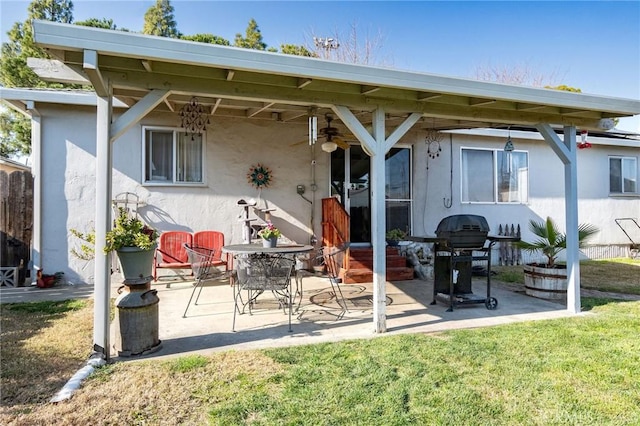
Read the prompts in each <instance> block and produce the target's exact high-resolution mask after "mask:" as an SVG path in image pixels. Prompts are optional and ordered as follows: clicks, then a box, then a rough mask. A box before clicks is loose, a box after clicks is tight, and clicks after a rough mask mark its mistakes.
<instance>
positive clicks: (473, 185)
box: [1, 21, 640, 348]
mask: <svg viewBox="0 0 640 426" xmlns="http://www.w3.org/2000/svg"><path fill="white" fill-rule="evenodd" d="M34 33H35V40H36V43H38V44H39V45H40V46H42V47H44V48H47V49H49V52H50V53H51V54H52V55H54V56H55V57H57V58H58V62H54V63H51V64H49V66H46V67H41V69H40V70H39V71H40V72H39V73H40V75H41V76H43V78H48V79H52V80H62V79H63V78H62V75H64V79H65V81H70V79H71V80H73V79H74V78H75V79H77V80H74V81H77V82H85V83H87V82H90V84H91V85H92V86H93V87H94V89H95V94H93V93H66V94H61V95H64V96H67V98H65V100H61V99H58V100H56V101H54V100H53V98H55V96H58V95H57V94H54V93H50V92H49V93H43V92H35V91H22V93H20V95H23V96H18V95H19V93H18V92H20V89H15V90H14V89H1V90H2V92H1V94H2V96H1V97H2V99H3V100H5V101H8V102H9V103H11V104H12V105H13V106H14V108H17V109H22V110H24V112H25V113H27V114H28V115H30V116H31V117H32V120H33V122H34V124H35V126H34V138H33V142H34V147H33V149H34V154H35V155H36V159H35V160H34V175H35V176H36V194H37V195H36V198H37V199H38V197H39V199H38V202H37V203H36V205H40V206H41V207H40V211H39V212H37V213H36V219H35V222H36V223H35V224H34V233H37V234H38V235H39V237H34V257H33V258H34V262H36V263H37V264H39V265H52V266H51V267H52V268H53V269H64V268H67V271H65V273H68V274H69V279H70V280H73V279H77V280H83V281H84V280H86V281H93V282H94V283H95V286H96V317H97V318H98V319H97V320H96V321H97V322H96V327H95V330H94V341H95V344H96V347H98V348H104V347H108V345H105V342H108V333H107V332H106V326H105V324H106V323H107V319H108V315H107V314H108V310H109V308H108V298H109V286H108V282H109V263H108V259H107V258H106V256H102V255H101V252H100V249H101V248H102V245H103V240H104V238H103V237H104V235H105V234H106V231H107V229H108V228H109V226H110V220H109V218H110V210H111V208H112V204H111V203H112V200H113V198H114V196H115V195H116V194H118V193H121V192H131V193H135V194H137V195H138V196H139V197H140V199H141V200H142V201H143V202H144V204H145V205H144V206H143V207H140V209H139V210H138V211H139V213H140V214H141V215H142V216H143V217H144V219H145V220H146V221H147V222H148V223H150V224H151V225H153V226H155V227H157V228H158V229H160V230H170V229H186V230H190V231H195V230H201V229H216V230H219V231H222V232H224V233H225V235H226V236H227V240H228V242H230V243H240V242H242V241H243V233H242V226H241V222H240V221H239V219H241V215H242V213H243V208H244V207H242V206H240V205H239V204H238V203H239V201H240V200H254V201H255V202H256V207H258V208H257V209H255V210H254V212H253V213H254V214H255V215H256V216H258V217H260V218H262V219H265V218H266V216H264V215H266V214H267V213H268V214H269V215H270V217H271V220H272V221H273V222H274V223H275V224H276V225H277V226H278V227H279V228H281V229H282V231H283V233H284V235H285V236H287V237H288V238H290V239H291V240H295V241H297V242H301V243H309V242H310V243H315V244H317V243H318V240H319V239H321V238H324V235H323V224H322V223H321V218H322V207H321V204H322V203H321V200H323V199H331V198H333V199H334V200H338V201H339V202H340V203H342V204H343V205H344V206H345V208H346V209H347V211H349V212H350V213H351V230H350V232H351V236H350V240H351V241H352V242H353V243H363V244H370V245H371V246H372V247H373V256H374V263H373V265H374V266H373V287H374V319H373V323H374V330H375V331H376V332H384V331H385V328H386V325H385V305H384V299H385V296H384V294H385V289H384V283H385V271H386V267H385V262H384V255H385V253H384V252H385V250H384V245H385V244H384V230H385V228H396V227H400V228H403V229H407V230H408V231H409V232H411V233H413V234H416V235H422V234H433V232H434V230H435V227H436V226H437V223H438V221H439V220H440V219H441V218H442V217H444V216H448V215H451V214H456V213H477V214H481V215H483V216H486V217H487V218H488V220H489V222H490V226H491V228H492V230H495V228H496V226H498V225H500V224H502V223H518V224H520V225H521V226H523V227H524V226H525V224H526V222H527V221H528V219H529V218H538V217H544V216H546V215H552V216H554V217H557V218H560V219H561V218H562V216H564V217H565V221H564V222H565V223H566V228H567V229H568V250H567V262H568V266H569V268H568V269H569V285H570V287H569V289H570V290H569V297H568V305H567V307H568V309H569V310H570V311H572V312H579V311H580V301H579V263H578V262H577V258H578V246H577V234H576V231H575V230H576V229H577V225H578V219H580V221H590V222H592V223H596V224H598V225H599V226H603V225H604V226H605V227H606V230H607V232H602V233H601V234H602V235H601V236H599V240H598V241H597V243H598V244H603V245H610V244H623V243H624V240H623V237H619V236H614V235H613V234H614V229H615V228H613V227H610V224H609V218H607V217H605V215H603V214H602V213H601V212H598V211H596V210H604V209H601V208H600V207H595V206H599V205H600V204H602V203H604V204H606V206H607V207H606V209H609V208H610V209H612V210H611V212H612V213H610V214H611V217H613V216H618V215H620V216H622V215H629V216H637V215H638V205H639V203H640V201H639V200H640V198H638V196H639V194H638V186H637V176H638V158H637V157H638V147H639V146H640V144H639V142H638V139H637V138H635V139H634V138H633V137H631V136H630V137H626V136H615V137H614V136H611V137H602V136H600V134H599V135H598V136H593V137H591V136H590V137H589V141H590V142H592V145H593V147H592V148H591V149H589V150H578V149H577V143H578V132H579V131H581V130H588V131H590V132H595V131H600V132H602V130H603V129H610V128H611V127H612V122H613V121H612V119H613V118H615V117H623V116H631V115H636V114H640V101H639V100H628V99H614V98H607V97H600V96H592V95H586V94H579V93H569V92H559V91H554V90H549V89H537V88H529V87H519V86H510V85H503V84H496V83H487V82H478V81H472V80H464V79H455V78H448V77H439V76H433V75H428V74H419V73H410V72H403V71H394V70H388V69H381V68H375V67H367V66H359V65H351V64H343V63H334V62H330V61H323V60H318V59H314V58H302V57H295V56H287V55H281V54H276V53H269V52H258V51H251V50H246V49H237V48H230V47H224V46H213V45H203V44H199V43H194V42H187V41H182V40H172V39H164V38H157V37H150V36H143V35H139V34H132V33H123V32H113V31H109V30H101V29H95V28H87V27H78V26H74V25H65V24H57V23H51V22H43V21H36V22H34ZM34 65H35V66H37V64H34ZM74 75H75V76H74ZM70 76H71V77H70ZM38 97H40V98H39V100H38V99H36V98H38ZM47 99H50V100H47ZM181 112H182V115H181ZM185 114H187V115H186V117H193V120H191V121H190V120H189V119H188V118H187V120H186V121H185V118H184V117H185ZM314 117H315V119H314ZM200 119H202V122H200V121H199V120H200ZM316 120H317V124H316V125H314V122H315V121H316ZM190 127H191V129H190V130H191V131H188V130H189V128H190ZM517 127H522V128H533V129H535V130H536V132H531V131H522V130H517ZM314 129H317V141H316V142H315V143H313V139H314V138H313V135H314V133H315V130H314ZM556 129H558V130H559V133H558V132H557V131H556ZM185 130H187V131H185ZM387 130H388V132H387ZM310 134H311V135H312V137H311V138H310V137H309V135H310ZM508 137H511V139H512V143H513V145H514V147H515V149H514V151H512V152H509V153H507V154H505V153H504V146H505V141H506V139H507V138H508ZM309 139H312V141H311V142H312V143H311V144H309V143H308V142H307V141H308V140H309ZM344 148H349V149H344ZM507 158H508V161H507ZM499 160H500V161H499ZM583 161H584V164H585V166H586V167H585V168H584V169H580V164H582V162H583ZM618 163H621V164H624V169H623V174H622V175H620V174H619V173H618V171H617V170H618V169H616V164H618ZM498 164H500V167H503V164H506V166H505V167H506V168H505V169H500V170H497V167H498ZM256 167H262V168H266V169H267V171H268V176H269V180H268V182H265V181H264V180H262V178H261V179H257V180H256V178H255V176H256V174H255V173H253V172H254V171H255V170H256ZM634 168H635V170H634ZM496 173H498V174H499V176H500V178H501V179H503V180H501V181H500V182H498V178H497V176H498V175H496ZM261 176H262V175H261ZM616 179H618V181H619V182H615V181H616ZM583 182H585V183H586V182H588V184H586V185H584V186H583V185H582V184H583ZM265 183H268V185H263V184H265ZM498 184H500V185H501V186H500V189H499V190H496V188H497V185H498ZM503 184H504V185H506V186H502V185H503ZM579 184H580V185H579ZM367 188H368V190H367ZM619 188H622V190H620V191H618V189H619ZM496 194H497V195H496ZM581 195H582V196H581ZM579 200H580V201H579ZM613 209H615V210H613ZM45 212H46V213H45ZM559 222H560V223H563V221H562V220H559ZM93 228H95V230H96V237H97V240H96V241H97V247H96V248H97V253H98V256H97V258H96V259H95V261H94V264H93V265H91V263H81V262H80V261H78V260H75V259H72V258H71V257H70V256H71V255H70V254H69V253H70V250H71V248H72V247H73V245H74V244H75V242H74V239H73V237H71V236H69V235H68V230H69V229H78V230H90V229H93ZM609 234H611V236H609ZM524 235H525V237H526V232H525V234H524Z"/></svg>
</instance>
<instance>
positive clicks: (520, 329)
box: [0, 299, 640, 426]
mask: <svg viewBox="0 0 640 426" xmlns="http://www.w3.org/2000/svg"><path fill="white" fill-rule="evenodd" d="M583 305H584V306H585V309H586V310H588V313H586V314H585V315H581V316H576V317H572V318H565V319H558V320H546V321H535V322H524V323H517V324H511V325H504V326H497V327H488V328H480V329H470V330H456V331H449V332H445V333H440V334H436V335H422V334H413V335H402V336H383V337H378V338H373V339H370V340H358V341H347V342H341V343H332V344H320V345H312V346H298V347H291V348H279V349H269V350H259V351H243V352H234V351H231V352H221V353H215V354H213V355H209V356H202V355H192V356H186V357H179V358H175V359H171V360H165V361H135V362H127V363H118V364H114V365H109V366H106V367H104V368H102V369H100V370H99V371H98V372H97V373H96V374H94V375H93V376H92V377H91V378H89V379H88V380H87V381H86V382H85V383H84V384H83V386H82V388H81V389H80V390H79V391H78V392H77V393H76V394H75V395H74V397H73V398H72V399H71V400H69V401H67V402H63V403H60V404H56V405H52V404H47V403H46V401H47V399H48V398H50V397H51V395H52V393H53V392H52V389H53V390H54V391H57V390H58V389H59V387H60V385H59V384H57V385H55V386H52V387H51V388H50V389H49V391H48V393H47V391H46V389H45V390H43V389H41V390H40V394H33V395H31V396H29V395H28V393H29V392H35V391H34V390H33V389H31V388H30V386H29V385H28V384H26V383H21V382H20V378H21V376H22V375H24V374H32V373H31V372H29V371H28V369H25V365H23V364H21V367H20V368H21V370H20V375H19V376H20V377H14V376H12V375H11V371H7V369H6V368H5V366H4V364H3V371H2V380H3V407H2V415H0V423H2V424H9V423H11V422H15V424H69V425H75V424H114V425H115V424H118V425H119V424H139V425H142V424H151V425H159V424H170V425H173V424H181V425H182V424H187V425H192V424H193V425H200V424H215V425H236V424H251V425H314V426H315V425H373V424H376V425H416V424H421V425H439V424H441V425H460V424H465V425H491V424H496V425H638V424H640V373H639V372H640V340H639V339H638V336H640V302H614V301H611V300H604V299H584V300H583ZM83 309H87V310H90V309H92V306H91V305H90V304H89V305H87V306H86V307H85V308H83ZM81 312H82V309H81V310H80V311H78V309H77V307H73V309H72V310H70V311H69V312H68V315H67V316H65V317H61V316H60V315H61V314H60V313H52V314H50V315H52V316H53V317H52V318H51V319H50V320H47V321H42V316H41V322H42V323H43V324H46V325H43V327H45V328H46V330H45V329H43V330H32V331H31V333H30V337H29V341H27V342H23V343H22V344H21V345H22V346H21V347H22V348H23V349H24V348H30V347H31V345H32V344H33V343H32V342H31V339H35V340H37V341H39V342H41V341H42V340H43V339H44V336H45V335H46V334H51V335H56V334H58V333H56V332H55V327H56V326H57V323H58V322H61V321H62V322H64V321H68V320H69V318H72V317H73V316H78V315H81ZM2 314H3V317H2V319H3V324H5V323H4V321H5V320H8V319H9V318H8V317H10V316H11V315H13V314H14V312H13V311H12V310H11V309H10V307H9V306H5V305H3V306H2ZM20 314H21V315H22V314H23V312H22V311H21V312H20ZM43 316H44V315H43ZM79 318H82V316H79ZM34 327H35V328H37V326H34ZM2 332H3V336H2V339H3V345H2V357H3V363H4V360H5V359H6V358H5V356H6V355H7V352H6V350H7V349H6V346H7V345H6V342H7V337H8V336H6V335H5V334H4V333H5V329H4V327H3V330H2ZM68 333H72V331H68ZM38 335H40V337H39V338H37V337H36V336H38ZM66 338H67V340H69V339H70V340H73V339H74V338H75V337H74V336H73V335H72V334H71V335H68V336H66ZM9 341H10V339H9ZM30 350H31V351H36V350H37V349H35V348H33V347H31V349H30ZM40 350H42V351H45V350H46V345H45V344H44V342H42V347H41V349H40ZM30 355H33V354H30ZM59 356H60V357H65V356H71V355H66V354H65V353H60V354H59ZM28 359H29V358H28V357H25V360H24V362H23V363H28V362H29V361H28ZM43 359H44V358H43V357H39V358H38V360H39V361H40V362H39V363H38V364H33V365H31V368H32V369H38V370H39V371H38V372H37V377H39V378H40V380H35V379H31V380H30V382H32V383H45V382H48V381H50V380H52V378H55V377H59V376H60V373H59V372H56V373H55V374H54V372H52V371H50V370H51V366H50V365H48V364H47V363H46V362H45V363H43V362H42V361H43ZM58 362H60V360H58ZM11 365H12V364H8V366H9V367H11ZM62 376H65V375H64V374H62ZM32 377H33V376H32ZM67 377H69V374H68V373H67ZM7 384H9V385H10V386H14V387H15V386H19V387H20V388H19V389H18V390H17V392H10V393H9V394H10V395H13V396H12V398H13V399H8V398H7V397H6V395H7V390H9V391H12V390H16V389H7V388H6V387H7ZM25 393H27V395H25Z"/></svg>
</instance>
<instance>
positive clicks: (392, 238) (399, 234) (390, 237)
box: [385, 228, 407, 246]
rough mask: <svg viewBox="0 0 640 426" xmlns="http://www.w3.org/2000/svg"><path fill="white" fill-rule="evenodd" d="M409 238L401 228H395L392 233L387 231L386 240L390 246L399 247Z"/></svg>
mask: <svg viewBox="0 0 640 426" xmlns="http://www.w3.org/2000/svg"><path fill="white" fill-rule="evenodd" d="M406 236H407V233H406V232H404V231H403V230H402V229H400V228H395V229H392V230H390V231H387V233H386V234H385V239H386V240H387V245H389V246H397V245H398V243H399V242H400V241H402V240H404V239H405V238H406Z"/></svg>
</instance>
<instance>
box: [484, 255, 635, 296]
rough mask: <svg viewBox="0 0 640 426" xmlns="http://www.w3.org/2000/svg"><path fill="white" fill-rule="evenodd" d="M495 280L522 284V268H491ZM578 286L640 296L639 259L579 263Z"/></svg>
mask: <svg viewBox="0 0 640 426" xmlns="http://www.w3.org/2000/svg"><path fill="white" fill-rule="evenodd" d="M492 270H495V271H496V272H497V273H498V275H496V277H495V279H496V280H499V281H504V282H508V283H517V284H524V273H523V271H522V266H521V265H519V266H495V267H492ZM580 286H581V287H582V288H584V289H589V290H599V291H604V292H613V293H626V294H640V259H625V258H620V259H607V260H586V261H584V260H583V261H581V262H580Z"/></svg>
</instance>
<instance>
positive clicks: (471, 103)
mask: <svg viewBox="0 0 640 426" xmlns="http://www.w3.org/2000/svg"><path fill="white" fill-rule="evenodd" d="M495 103H496V100H495V99H478V98H469V106H472V107H477V106H484V105H491V104H495Z"/></svg>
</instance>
